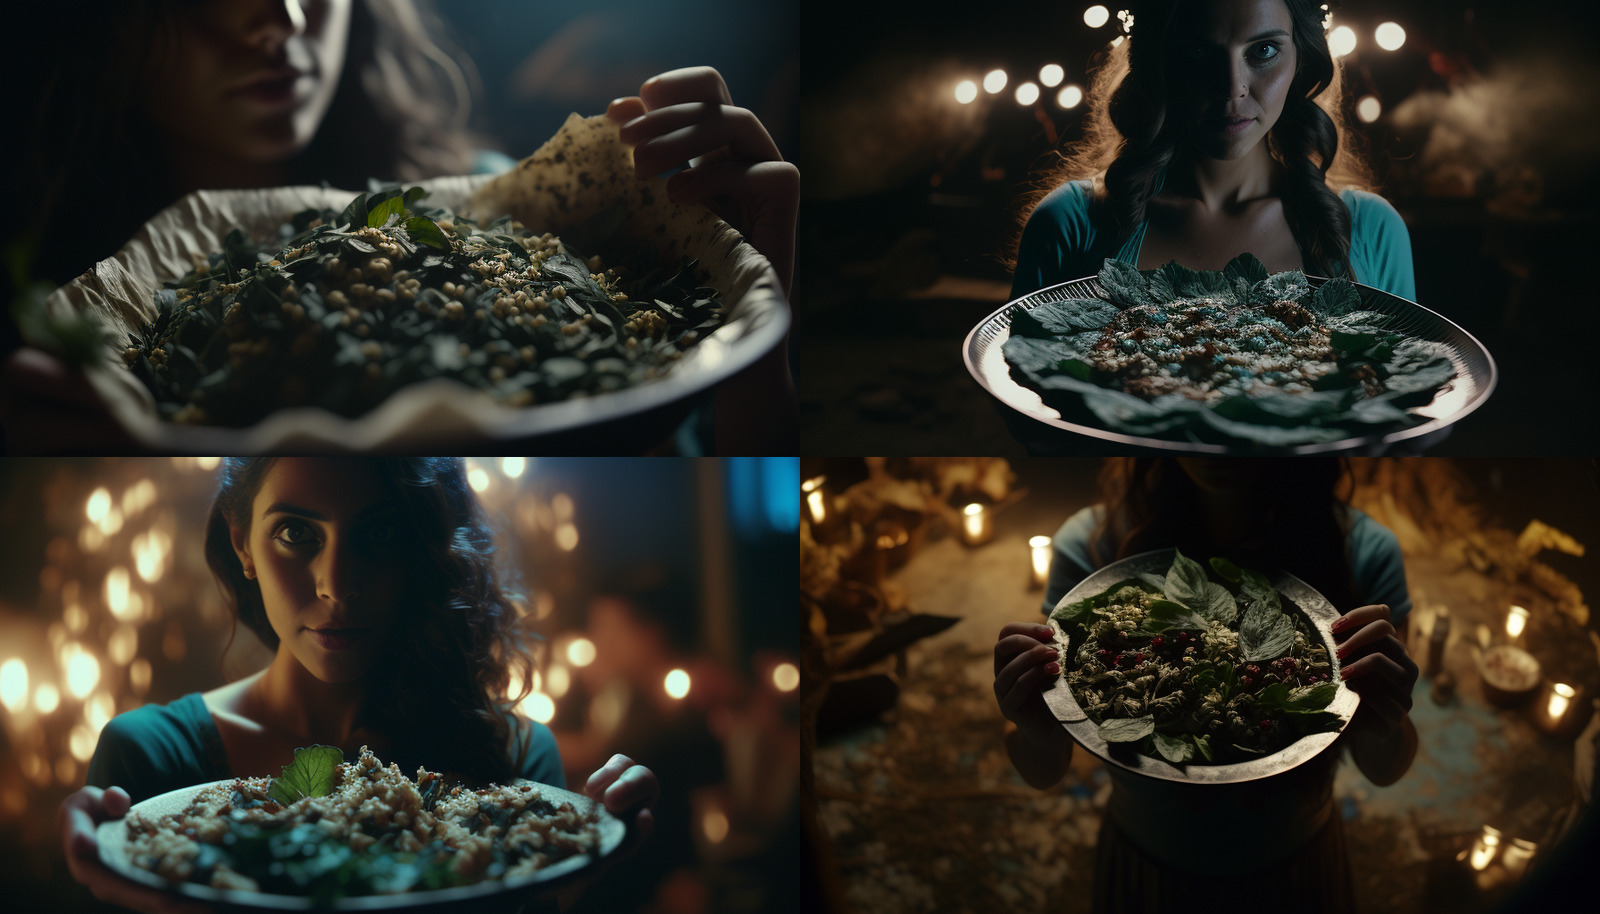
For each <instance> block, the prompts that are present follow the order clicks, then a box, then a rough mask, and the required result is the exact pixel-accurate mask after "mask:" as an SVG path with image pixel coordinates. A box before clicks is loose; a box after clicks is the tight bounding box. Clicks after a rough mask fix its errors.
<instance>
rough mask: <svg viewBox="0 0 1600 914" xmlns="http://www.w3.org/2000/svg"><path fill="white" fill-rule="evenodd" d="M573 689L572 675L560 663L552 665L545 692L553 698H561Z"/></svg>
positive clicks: (546, 679) (546, 678)
mask: <svg viewBox="0 0 1600 914" xmlns="http://www.w3.org/2000/svg"><path fill="white" fill-rule="evenodd" d="M570 688H572V673H571V672H570V671H569V670H568V669H567V668H566V667H564V666H562V665H561V664H559V663H553V664H551V665H550V672H549V674H548V675H547V676H546V677H545V684H544V690H545V691H546V692H549V693H550V697H551V698H560V697H561V696H563V695H565V694H567V690H568V689H570Z"/></svg>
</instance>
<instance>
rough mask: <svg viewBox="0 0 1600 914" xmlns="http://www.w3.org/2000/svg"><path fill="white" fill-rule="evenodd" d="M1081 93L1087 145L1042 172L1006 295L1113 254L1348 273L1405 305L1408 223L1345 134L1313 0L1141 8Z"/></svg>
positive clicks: (1410, 285) (1335, 77) (1210, 266)
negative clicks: (1375, 186)
mask: <svg viewBox="0 0 1600 914" xmlns="http://www.w3.org/2000/svg"><path fill="white" fill-rule="evenodd" d="M1133 13H1134V22H1133V27H1132V30H1131V34H1130V35H1129V37H1128V40H1127V41H1124V42H1122V43H1121V44H1120V45H1119V46H1118V47H1116V48H1113V49H1112V50H1111V52H1110V60H1109V62H1108V63H1107V64H1106V65H1105V66H1103V67H1102V68H1101V69H1100V71H1099V73H1098V74H1097V75H1096V78H1095V81H1094V85H1093V87H1092V89H1091V92H1090V109H1091V110H1090V115H1089V123H1088V128H1087V134H1086V137H1085V139H1084V141H1083V143H1082V144H1081V145H1080V146H1079V147H1078V148H1077V149H1076V150H1075V151H1073V152H1072V153H1071V154H1070V155H1069V156H1068V157H1067V158H1065V159H1064V160H1063V161H1062V162H1061V163H1060V164H1059V165H1058V166H1057V167H1056V168H1055V169H1054V170H1052V171H1051V172H1050V173H1049V174H1048V175H1047V176H1046V177H1045V179H1044V181H1043V182H1042V188H1041V191H1040V194H1041V195H1042V199H1038V198H1037V197H1036V198H1034V199H1032V200H1030V201H1028V202H1029V204H1030V205H1032V204H1036V205H1032V211H1031V214H1030V215H1029V217H1028V219H1027V224H1026V227H1025V228H1024V229H1023V232H1022V236H1021V241H1020V243H1019V249H1018V251H1017V258H1016V273H1015V278H1014V280H1013V285H1012V296H1013V297H1020V296H1022V295H1025V294H1027V293H1029V292H1033V291H1035V290H1037V289H1040V288H1043V287H1045V286H1049V285H1053V284H1055V283H1060V282H1066V281H1068V280H1071V279H1078V278H1080V277H1083V276H1091V275H1094V274H1095V273H1097V272H1099V269H1100V264H1101V262H1102V261H1103V260H1104V259H1106V258H1108V257H1109V258H1116V259H1119V260H1123V261H1126V262H1129V263H1133V264H1136V265H1137V266H1138V267H1139V268H1140V269H1152V268H1155V267H1159V266H1161V265H1162V264H1165V263H1166V262H1168V261H1171V260H1175V261H1177V262H1178V263H1180V264H1183V265H1184V266H1187V267H1191V268H1194V269H1207V270H1218V269H1221V268H1222V267H1223V266H1225V265H1226V264H1227V263H1228V261H1229V260H1232V259H1233V258H1234V257H1235V256H1237V255H1239V254H1241V253H1245V252H1249V253H1252V254H1255V255H1256V256H1257V257H1258V258H1260V260H1261V262H1262V263H1263V264H1264V265H1265V266H1266V267H1267V269H1268V270H1271V271H1274V272H1277V271H1283V270H1303V271H1305V272H1306V273H1310V274H1315V275H1321V276H1344V277H1348V278H1350V279H1353V280H1354V281H1356V282H1360V283H1364V284H1367V285H1371V286H1375V287H1377V288H1379V289H1383V290H1384V291H1387V292H1390V293H1393V294H1395V295H1398V296H1400V297H1401V298H1406V299H1414V298H1415V297H1416V290H1415V281H1414V279H1413V276H1412V269H1411V248H1410V238H1409V235H1408V234H1407V232H1406V227H1405V223H1404V222H1402V221H1401V220H1400V217H1399V215H1398V214H1397V213H1396V212H1395V211H1394V208H1393V207H1391V206H1390V205H1389V204H1388V203H1387V202H1385V201H1384V200H1383V199H1382V198H1381V197H1378V196H1376V195H1374V194H1372V193H1369V192H1367V191H1366V190H1365V189H1364V188H1365V187H1366V186H1367V185H1368V184H1369V183H1370V179H1369V178H1368V175H1367V172H1366V169H1365V167H1364V166H1363V164H1362V163H1361V162H1360V160H1359V159H1358V158H1357V157H1356V156H1355V155H1354V154H1353V152H1352V150H1351V148H1350V143H1349V141H1348V137H1347V136H1346V135H1345V132H1344V130H1343V129H1342V126H1341V124H1342V104H1343V99H1342V96H1341V92H1340V78H1339V65H1338V63H1337V62H1336V61H1335V60H1334V59H1333V57H1332V55H1331V54H1330V53H1329V51H1328V43H1327V40H1326V38H1325V36H1324V34H1323V29H1322V23H1323V17H1324V15H1325V14H1324V11H1323V9H1322V4H1321V3H1319V2H1318V0H1194V2H1178V0H1151V2H1147V3H1139V4H1135V5H1134V6H1133Z"/></svg>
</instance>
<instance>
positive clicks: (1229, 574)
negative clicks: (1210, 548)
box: [1211, 557, 1244, 584]
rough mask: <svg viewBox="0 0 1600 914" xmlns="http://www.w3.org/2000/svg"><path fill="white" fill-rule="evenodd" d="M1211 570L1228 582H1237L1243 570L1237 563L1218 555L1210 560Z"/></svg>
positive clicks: (1242, 574)
mask: <svg viewBox="0 0 1600 914" xmlns="http://www.w3.org/2000/svg"><path fill="white" fill-rule="evenodd" d="M1211 570H1212V571H1215V572H1216V573H1217V576H1218V577H1220V578H1222V579H1223V580H1224V581H1227V582H1228V583H1229V584H1238V583H1239V580H1240V579H1241V578H1242V577H1243V576H1244V572H1242V571H1240V570H1239V566H1238V565H1235V564H1234V563H1232V562H1230V561H1228V560H1227V559H1225V558H1220V557H1218V558H1213V559H1212V560H1211Z"/></svg>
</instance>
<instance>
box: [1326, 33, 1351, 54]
mask: <svg viewBox="0 0 1600 914" xmlns="http://www.w3.org/2000/svg"><path fill="white" fill-rule="evenodd" d="M1355 49H1356V31H1355V29H1352V28H1351V27H1350V26H1348V25H1340V26H1335V27H1334V29H1333V31H1331V32H1329V33H1328V53H1330V54H1332V55H1333V56H1334V57H1343V56H1345V55H1346V54H1349V53H1350V52H1351V51H1354V50H1355Z"/></svg>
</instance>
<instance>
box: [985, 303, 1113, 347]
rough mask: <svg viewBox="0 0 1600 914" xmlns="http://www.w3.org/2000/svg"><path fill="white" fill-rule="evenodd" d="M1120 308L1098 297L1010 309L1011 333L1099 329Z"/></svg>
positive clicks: (1046, 333) (1051, 334)
mask: <svg viewBox="0 0 1600 914" xmlns="http://www.w3.org/2000/svg"><path fill="white" fill-rule="evenodd" d="M1121 313H1122V309H1120V308H1118V307H1117V306H1116V305H1113V304H1111V303H1110V302H1107V301H1101V300H1100V299H1098V298H1069V299H1066V300H1064V301H1057V302H1045V303H1044V304H1042V305H1037V306H1035V307H1033V308H1032V309H1024V308H1022V307H1020V306H1019V307H1014V308H1012V309H1011V334H1012V335H1013V336H1026V337H1033V338H1035V339H1043V338H1048V337H1054V336H1070V335H1072V334H1074V333H1082V332H1084V331H1087V330H1099V329H1101V328H1103V327H1105V325H1107V324H1109V323H1111V322H1112V321H1114V320H1116V319H1117V315H1119V314H1121Z"/></svg>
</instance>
